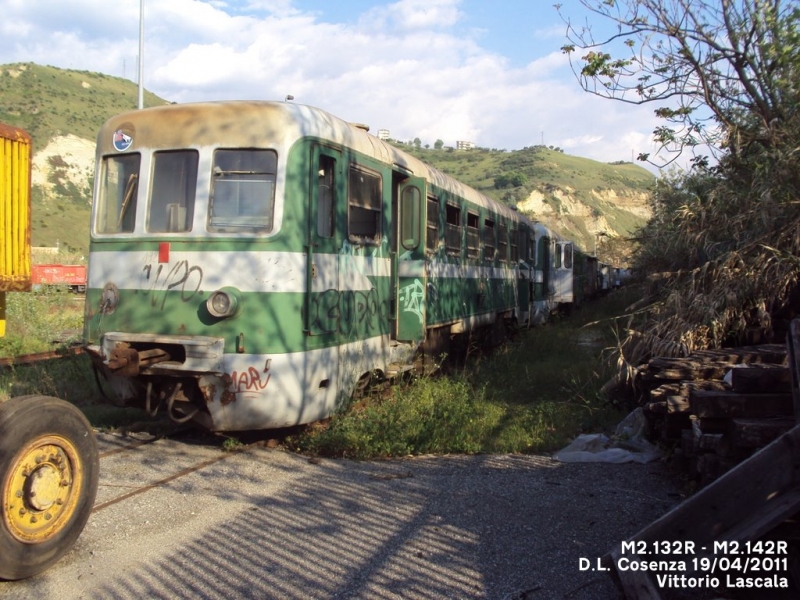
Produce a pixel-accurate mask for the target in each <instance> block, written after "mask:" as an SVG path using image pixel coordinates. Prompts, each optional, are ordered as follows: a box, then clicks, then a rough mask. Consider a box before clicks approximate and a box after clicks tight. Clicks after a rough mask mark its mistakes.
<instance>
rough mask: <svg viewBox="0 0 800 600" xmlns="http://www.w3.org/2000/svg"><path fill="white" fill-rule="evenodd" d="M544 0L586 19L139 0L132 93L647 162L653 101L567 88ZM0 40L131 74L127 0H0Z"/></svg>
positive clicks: (514, 8) (431, 2)
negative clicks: (296, 110) (245, 103)
mask: <svg viewBox="0 0 800 600" xmlns="http://www.w3.org/2000/svg"><path fill="white" fill-rule="evenodd" d="M556 1H558V2H560V3H561V4H562V13H564V14H565V15H568V16H570V17H573V18H574V19H576V20H581V19H583V18H585V16H586V15H585V13H584V12H583V9H582V8H581V7H580V5H579V3H578V2H577V1H576V0H492V1H487V0H395V1H391V0H389V1H385V0H384V1H381V0H339V1H337V0H145V21H144V23H145V35H144V44H145V51H144V86H145V88H146V89H147V90H149V91H152V92H154V93H156V94H158V95H159V96H161V97H163V98H164V99H166V100H170V101H174V102H192V101H199V100H224V99H258V100H283V99H284V97H285V96H286V95H288V94H291V95H293V96H294V98H295V100H294V101H295V102H297V103H302V104H310V105H313V106H317V107H319V108H323V109H325V110H328V111H330V112H332V113H333V114H335V115H337V116H339V117H342V118H344V119H346V120H349V121H356V122H359V123H366V124H368V125H369V126H370V127H371V131H372V132H373V133H375V132H376V131H377V130H378V129H380V128H385V129H388V130H389V131H390V134H391V136H392V137H393V138H396V139H400V140H405V141H407V140H411V139H413V138H415V137H419V138H420V139H421V140H422V142H423V144H426V143H427V144H430V145H431V146H432V145H433V143H434V142H435V141H436V140H437V139H441V140H443V141H444V143H445V145H448V146H455V143H456V140H469V141H472V142H474V143H475V144H476V145H478V146H481V147H487V148H499V149H507V150H516V149H520V148H523V147H525V146H532V145H536V144H540V143H542V142H544V143H545V144H546V145H548V146H551V145H552V146H558V147H560V148H562V149H564V151H565V152H567V153H568V154H572V155H575V156H582V157H586V158H592V159H595V160H599V161H603V162H612V161H617V160H628V161H630V160H632V157H633V156H635V155H638V154H639V153H640V152H653V151H654V146H653V144H652V141H651V138H652V135H651V134H652V131H653V129H654V128H655V127H656V125H657V124H659V121H658V120H657V119H656V118H655V117H654V116H653V109H654V108H655V107H653V106H642V107H636V106H632V105H629V104H623V103H619V102H614V101H610V100H604V99H601V98H597V97H595V96H593V95H591V94H588V93H586V92H584V91H583V90H582V89H581V87H580V86H579V85H578V83H577V81H576V80H575V76H574V75H573V73H572V71H571V70H570V68H569V64H568V62H567V58H566V56H565V55H563V54H562V53H561V50H560V48H561V46H562V45H564V44H565V43H566V39H565V25H564V23H563V21H562V20H561V18H560V17H559V15H558V13H557V12H556V9H555V8H554V6H553V4H555V3H556ZM596 20H597V19H596V18H595V21H596ZM597 25H598V26H602V25H603V24H602V23H599V22H598V23H597ZM0 36H2V39H3V43H2V44H0V64H6V63H12V62H34V63H38V64H42V65H52V66H56V67H60V68H65V69H77V70H88V71H98V72H101V73H106V74H109V75H116V76H120V77H127V78H128V79H131V80H133V81H136V80H137V76H138V67H137V57H138V52H139V40H138V37H139V0H0ZM132 108H135V107H132ZM640 164H641V163H640Z"/></svg>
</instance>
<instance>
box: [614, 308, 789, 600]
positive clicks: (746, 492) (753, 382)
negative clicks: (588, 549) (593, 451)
mask: <svg viewBox="0 0 800 600" xmlns="http://www.w3.org/2000/svg"><path fill="white" fill-rule="evenodd" d="M652 363H653V361H651V365H652ZM651 365H648V368H647V369H644V370H643V371H642V373H641V378H640V379H641V383H642V385H643V389H644V390H645V393H646V394H647V399H648V400H649V402H647V406H648V414H649V415H650V416H651V417H652V418H653V423H654V425H653V428H654V431H657V432H658V433H660V434H664V435H665V436H667V437H669V436H670V435H672V436H673V438H674V431H676V430H677V431H679V432H680V433H679V441H680V444H679V449H680V450H681V451H683V452H687V453H689V452H691V453H693V458H695V459H696V460H695V461H694V464H695V465H696V466H698V467H700V466H701V464H702V463H703V462H708V458H706V459H705V460H702V459H703V458H704V457H711V456H714V457H717V459H718V460H720V461H722V460H732V461H733V460H735V457H737V456H742V455H745V454H748V455H750V456H748V457H746V458H744V459H743V460H742V461H741V462H739V464H736V465H735V466H733V468H731V469H730V470H728V471H727V472H725V473H724V474H721V476H719V477H718V478H715V479H714V480H713V481H711V482H710V483H709V484H708V485H707V486H706V487H704V488H703V489H701V490H700V491H698V492H697V493H696V494H694V495H693V496H691V497H689V498H688V499H687V500H685V501H684V502H682V503H681V504H679V505H678V506H676V507H675V508H673V509H672V510H671V511H669V512H668V513H667V514H665V515H663V516H662V517H659V518H658V519H656V520H655V521H654V522H653V523H651V524H650V525H648V526H647V527H645V528H644V529H642V530H641V531H639V532H638V533H637V534H636V535H634V536H633V537H632V538H629V539H628V540H627V541H624V542H621V543H619V544H616V545H615V546H614V547H612V548H611V550H610V552H609V553H608V554H607V555H606V556H605V557H604V558H603V564H604V566H605V568H607V569H609V570H610V574H611V576H612V578H613V579H614V581H615V582H616V583H617V586H618V587H619V590H620V592H621V593H622V594H623V595H624V597H625V598H626V599H627V600H645V599H647V600H666V599H667V598H671V597H673V596H672V594H671V592H674V591H676V590H674V589H671V588H672V587H673V586H672V585H671V584H670V583H669V581H670V579H669V578H670V574H672V575H675V573H676V572H677V571H676V570H675V569H673V568H672V565H673V564H675V563H680V564H681V565H682V566H681V568H680V569H679V571H681V573H680V575H678V576H677V578H678V579H680V577H681V576H687V577H694V578H695V581H700V582H701V584H698V585H699V587H702V588H704V589H703V591H704V592H711V591H712V589H715V590H716V592H718V593H717V596H718V597H725V598H728V597H735V598H741V599H750V598H753V599H754V600H761V598H792V599H794V598H800V318H799V319H794V320H793V321H792V322H791V325H790V331H789V335H788V336H787V344H786V348H784V347H783V346H758V347H755V348H740V349H737V350H732V351H729V350H725V351H722V352H705V353H699V356H698V355H695V356H693V357H690V358H689V359H682V360H678V361H669V360H665V359H659V360H658V361H655V365H653V366H652V369H651V368H650V366H651ZM737 365H739V366H737ZM721 371H725V372H726V373H727V372H728V371H730V377H727V378H725V379H726V380H723V379H719V378H718V377H720V375H719V373H720V372H721ZM689 374H691V375H692V377H694V378H689V377H686V375H689ZM712 374H713V376H712ZM678 375H680V377H678ZM698 375H706V376H709V377H708V378H701V377H698ZM722 377H724V374H723V375H722ZM648 388H649V389H648ZM660 388H664V389H660ZM657 390H660V391H657ZM653 392H656V393H655V394H653ZM669 415H681V416H679V417H678V416H669ZM671 421H675V422H680V423H682V424H683V425H685V424H686V423H687V421H688V423H689V425H688V426H687V427H683V426H681V427H672V425H673V423H671ZM786 428H788V430H787V429H786ZM767 440H772V441H771V442H767ZM762 445H763V446H764V447H763V448H761V449H759V450H758V451H755V452H754V449H756V448H758V447H760V446H762ZM702 468H703V467H701V470H702ZM707 469H708V470H709V471H710V468H707ZM707 475H710V473H707ZM664 548H667V549H668V551H666V552H665V551H664ZM669 550H671V551H669ZM772 550H774V552H773V551H772ZM661 554H664V555H665V556H653V555H661ZM654 558H668V559H670V560H673V561H675V563H673V562H670V560H666V561H663V562H658V561H655V562H656V566H655V568H653V567H651V566H650V565H652V563H653V562H654V560H653V559H654ZM766 558H780V559H781V560H765V559H766ZM737 559H738V560H739V561H740V562H737ZM634 562H637V563H640V564H641V565H642V566H641V568H633V567H632V566H631V563H634ZM756 564H757V565H758V572H757V573H756V577H755V578H753V577H752V576H753V575H754V573H753V572H751V571H748V565H750V566H753V565H756ZM662 565H666V566H662ZM708 565H712V566H711V568H707V567H708ZM716 565H718V566H719V569H716V567H715V566H716ZM748 577H750V579H749V580H748ZM681 581H682V580H681ZM773 581H774V582H775V585H774V586H772V587H771V588H770V585H769V584H770V583H771V582H773ZM665 582H666V583H665ZM742 582H744V583H742ZM740 583H741V585H740ZM750 583H753V585H750ZM677 587H681V585H678V586H677ZM740 588H742V589H740ZM743 588H751V589H743ZM767 588H770V589H767ZM776 588H781V589H776ZM677 591H679V592H686V591H688V589H681V590H677ZM679 597H680V598H686V597H691V596H687V595H683V594H680V595H679ZM703 597H707V596H705V595H703Z"/></svg>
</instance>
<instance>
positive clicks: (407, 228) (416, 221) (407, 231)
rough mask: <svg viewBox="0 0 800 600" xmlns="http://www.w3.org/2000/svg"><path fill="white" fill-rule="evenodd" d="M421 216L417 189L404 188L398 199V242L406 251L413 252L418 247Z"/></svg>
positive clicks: (420, 203)
mask: <svg viewBox="0 0 800 600" xmlns="http://www.w3.org/2000/svg"><path fill="white" fill-rule="evenodd" d="M421 214H422V200H421V196H420V193H419V188H416V187H414V186H408V187H406V188H405V189H404V190H403V195H402V196H401V198H400V215H401V219H400V241H401V242H402V244H403V248H405V249H406V250H414V249H415V248H416V247H417V246H419V242H420V239H419V236H420V235H421V231H420V225H421V223H420V215H421Z"/></svg>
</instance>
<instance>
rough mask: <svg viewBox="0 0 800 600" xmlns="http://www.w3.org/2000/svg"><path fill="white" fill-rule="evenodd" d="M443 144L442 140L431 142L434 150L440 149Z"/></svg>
mask: <svg viewBox="0 0 800 600" xmlns="http://www.w3.org/2000/svg"><path fill="white" fill-rule="evenodd" d="M443 146H444V142H443V141H442V140H436V141H435V142H434V143H433V148H434V150H441V149H442V147H443Z"/></svg>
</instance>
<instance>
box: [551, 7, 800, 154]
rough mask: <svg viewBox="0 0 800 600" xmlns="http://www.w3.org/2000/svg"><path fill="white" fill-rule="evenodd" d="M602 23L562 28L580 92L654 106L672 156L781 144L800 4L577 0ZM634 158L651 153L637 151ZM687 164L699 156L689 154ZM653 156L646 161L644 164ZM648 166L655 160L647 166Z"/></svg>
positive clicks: (794, 78) (659, 134)
mask: <svg viewBox="0 0 800 600" xmlns="http://www.w3.org/2000/svg"><path fill="white" fill-rule="evenodd" d="M580 2H581V4H582V5H583V6H584V7H585V8H586V9H587V10H589V11H590V12H591V13H593V14H595V15H597V16H599V17H602V19H603V22H610V23H611V25H612V26H613V30H612V31H611V32H610V33H607V34H604V35H602V36H597V37H596V35H595V28H594V27H592V26H591V25H590V24H589V23H588V21H587V22H586V23H584V24H576V23H574V22H573V21H572V20H571V19H570V17H569V16H568V15H566V14H565V13H564V12H563V11H562V8H563V7H562V5H559V4H557V5H555V6H556V9H557V10H558V11H559V14H561V17H562V19H564V22H565V23H566V26H567V31H566V34H567V40H568V42H569V43H567V44H565V45H564V46H563V47H562V50H563V52H565V53H566V54H567V55H568V56H569V59H570V64H571V65H572V69H573V72H574V73H575V75H576V77H577V79H578V81H579V82H580V84H581V86H582V87H583V89H584V90H586V91H588V92H590V93H593V94H595V95H598V96H602V97H606V98H610V99H613V100H618V101H622V102H629V103H633V104H645V103H654V104H657V105H658V107H657V108H656V109H655V114H656V116H658V117H660V118H661V119H663V120H664V121H665V124H664V125H662V126H659V127H657V128H656V129H655V131H654V132H653V133H654V137H655V141H656V142H657V143H658V144H659V145H660V150H664V151H666V152H667V153H668V154H671V155H672V158H671V159H669V160H667V161H666V162H667V163H668V162H671V161H672V160H674V159H675V158H677V157H678V156H679V155H680V154H681V153H682V152H683V151H685V150H687V149H689V150H691V151H693V152H695V151H696V150H697V149H698V148H699V147H700V146H707V147H708V148H709V151H710V152H711V153H712V154H715V155H717V154H718V153H720V151H721V152H723V153H724V152H727V153H732V154H733V155H734V156H736V155H738V154H740V153H741V152H746V151H747V149H748V147H750V146H751V145H754V144H755V145H759V146H761V147H762V148H771V147H774V146H775V145H777V144H779V143H781V140H780V139H779V138H780V136H781V131H782V128H781V127H780V125H781V123H784V122H787V121H788V120H790V118H791V117H792V116H793V115H794V112H795V111H797V110H798V109H797V106H798V101H800V97H798V94H799V93H800V92H799V88H800V86H798V76H799V75H800V69H799V68H798V65H800V32H799V31H798V23H800V7H798V6H797V4H796V2H792V1H782V0H580ZM639 159H640V160H650V156H649V155H648V154H641V155H640V156H639ZM692 160H693V162H694V163H695V164H699V165H702V166H705V165H707V164H708V159H707V157H705V156H700V155H695V157H694V158H693V159H692ZM650 162H653V161H650ZM653 164H656V163H653Z"/></svg>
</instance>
